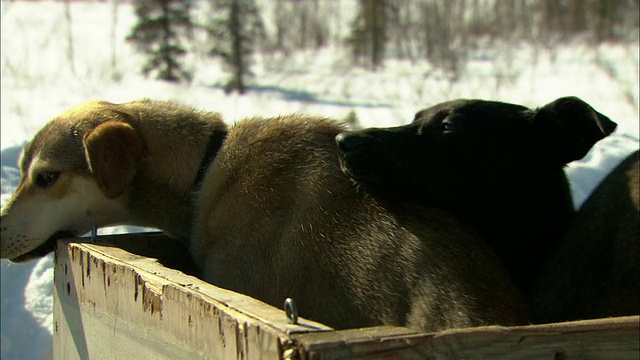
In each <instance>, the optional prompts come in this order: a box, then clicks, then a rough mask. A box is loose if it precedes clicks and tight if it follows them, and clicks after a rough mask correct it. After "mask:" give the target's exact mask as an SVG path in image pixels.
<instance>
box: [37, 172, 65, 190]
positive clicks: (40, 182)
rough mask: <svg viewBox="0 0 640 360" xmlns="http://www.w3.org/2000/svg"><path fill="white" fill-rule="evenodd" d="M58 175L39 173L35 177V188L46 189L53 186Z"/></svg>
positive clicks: (54, 173)
mask: <svg viewBox="0 0 640 360" xmlns="http://www.w3.org/2000/svg"><path fill="white" fill-rule="evenodd" d="M58 176H60V173H57V172H41V173H39V174H38V175H36V186H38V187H41V188H46V187H49V186H51V185H53V184H54V183H55V182H56V180H58Z"/></svg>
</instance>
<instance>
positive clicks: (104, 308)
mask: <svg viewBox="0 0 640 360" xmlns="http://www.w3.org/2000/svg"><path fill="white" fill-rule="evenodd" d="M176 246H177V245H176V244H174V243H173V242H171V241H170V240H169V239H168V238H166V237H164V236H163V235H160V234H135V235H117V236H103V237H100V238H98V241H97V242H96V243H93V244H81V243H74V242H65V241H60V242H59V243H58V247H57V250H56V258H55V263H56V265H55V276H54V277H55V289H54V324H55V325H54V346H53V355H54V356H53V357H54V359H65V360H67V359H71V360H73V359H92V360H94V359H118V360H120V359H136V360H146V359H154V360H155V359H301V360H304V359H314V360H321V359H346V358H358V359H378V358H381V357H382V358H385V359H453V358H455V359H462V358H465V359H475V358H477V359H484V358H498V357H499V358H509V359H549V360H555V359H598V358H615V359H633V360H637V359H638V358H640V316H630V317H621V318H613V319H598V320H590V321H579V322H571V323H561V324H547V325H536V326H521V327H496V326H493V327H482V328H472V329H462V330H447V331H443V332H440V333H437V334H425V333H416V332H414V331H411V330H409V329H406V328H400V327H372V328H361V329H351V330H342V331H333V330H332V329H331V328H329V327H327V326H325V325H322V324H319V323H315V322H312V321H309V320H306V319H302V318H301V319H299V324H297V325H294V324H289V323H288V319H287V317H286V315H285V313H284V311H283V310H281V309H276V308H274V307H272V306H269V305H267V304H264V303H262V302H260V301H258V300H255V299H252V298H250V297H248V296H244V295H241V294H237V293H234V292H232V291H229V290H225V289H221V288H218V287H215V286H212V285H210V284H207V283H205V282H203V281H201V280H199V279H197V278H196V277H194V276H191V275H187V274H185V273H184V272H181V271H178V270H174V269H172V268H167V267H165V266H162V265H161V264H160V263H159V261H158V260H160V261H162V262H165V263H166V264H171V265H173V266H175V267H178V268H181V269H189V270H185V271H187V272H189V273H193V271H194V270H193V267H191V268H190V267H189V265H192V264H191V263H190V259H189V258H188V256H187V253H186V252H185V251H184V249H180V248H177V247H176ZM136 254H138V255H136ZM142 255H145V256H142Z"/></svg>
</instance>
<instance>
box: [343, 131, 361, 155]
mask: <svg viewBox="0 0 640 360" xmlns="http://www.w3.org/2000/svg"><path fill="white" fill-rule="evenodd" d="M336 143H337V144H338V149H340V151H342V152H343V153H351V152H354V151H357V150H358V149H360V148H361V147H362V145H363V144H364V138H363V137H362V136H359V135H357V134H351V133H340V134H338V135H337V136H336Z"/></svg>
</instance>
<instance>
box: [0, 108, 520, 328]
mask: <svg viewBox="0 0 640 360" xmlns="http://www.w3.org/2000/svg"><path fill="white" fill-rule="evenodd" d="M343 130H344V129H343V127H342V126H341V125H339V124H338V123H336V122H334V121H330V120H327V119H323V118H317V117H309V116H302V115H292V116H286V117H279V118H273V119H260V118H255V119H248V120H244V121H240V122H238V123H237V124H236V125H234V126H233V127H232V128H231V129H230V130H228V132H227V129H226V127H225V125H224V124H223V122H222V121H221V120H220V117H219V116H218V115H217V114H214V113H206V112H199V111H195V110H193V109H191V108H187V107H182V106H178V105H174V104H169V103H164V102H153V101H148V100H144V101H136V102H132V103H126V104H118V105H116V104H110V103H106V102H92V103H88V104H84V105H81V106H79V107H77V108H74V109H72V110H70V111H68V112H66V113H64V114H62V115H61V116H59V117H58V118H56V119H54V120H53V121H52V122H51V123H49V124H48V125H47V126H46V127H45V128H43V129H42V130H41V131H40V132H39V133H38V135H36V137H35V138H34V139H33V141H32V142H31V143H30V144H29V145H27V147H26V148H25V150H24V153H23V155H22V157H21V160H20V169H21V172H22V176H21V180H20V184H19V187H18V189H17V191H16V193H15V195H14V197H13V198H12V199H11V200H10V201H9V203H8V204H7V205H6V206H5V207H4V208H3V210H2V220H1V223H2V238H1V240H2V242H1V252H2V254H1V255H2V258H9V259H12V260H16V261H21V260H26V259H29V258H32V257H35V256H41V255H43V254H45V253H46V252H48V251H51V250H52V249H53V245H54V244H53V243H52V241H53V240H54V239H56V238H57V237H58V236H60V234H67V235H79V234H81V233H83V232H86V231H88V230H89V229H90V227H91V225H98V226H104V225H110V224H122V223H124V224H132V225H142V226H151V227H156V228H160V229H162V230H164V231H165V232H167V233H168V234H169V235H171V236H173V237H175V238H176V239H178V240H180V241H183V242H184V243H185V244H186V245H187V246H189V247H190V248H191V250H192V255H193V256H194V258H195V259H196V262H197V265H198V266H199V267H200V269H201V272H202V274H203V278H204V280H207V281H209V282H211V283H212V284H215V285H218V286H222V287H226V288H229V289H232V290H235V291H239V292H242V293H245V294H248V295H251V296H253V297H256V298H258V299H260V300H263V301H265V302H267V303H269V304H272V305H274V306H277V307H280V306H282V303H283V302H284V299H285V298H287V297H291V298H293V299H295V300H296V302H297V304H298V308H299V310H300V315H301V316H304V317H307V318H310V319H313V320H316V321H320V322H323V323H325V324H327V325H330V326H333V327H335V328H349V327H363V326H370V325H381V324H388V325H401V326H410V327H413V328H417V329H421V330H426V331H436V330H441V329H444V328H451V327H466V326H476V325H485V324H503V325H510V324H518V323H523V322H525V321H526V312H527V310H526V309H525V308H524V307H523V306H522V299H521V297H520V295H519V294H518V293H517V292H516V291H515V290H514V288H513V287H512V286H511V284H510V283H509V280H508V279H507V276H506V275H505V273H504V271H503V270H502V268H501V267H500V265H498V261H497V259H496V258H495V256H494V254H493V253H492V252H491V251H490V250H488V248H487V247H486V246H485V245H484V242H482V241H481V240H480V239H478V238H477V236H475V235H474V234H473V233H471V232H469V231H468V230H467V229H466V228H464V227H463V226H462V225H460V224H459V223H458V222H456V221H455V220H454V219H453V218H451V217H450V216H448V215H447V214H445V213H443V212H439V211H437V210H432V209H427V208H404V207H392V206H391V205H389V204H386V203H384V202H381V201H379V200H377V199H375V198H374V197H372V196H370V195H368V194H367V193H366V192H363V191H359V190H358V189H357V188H356V187H355V185H354V184H353V183H352V182H351V181H349V179H348V178H347V177H345V176H344V175H343V174H342V172H341V170H340V165H339V161H338V157H337V153H336V151H337V149H336V145H335V140H334V139H335V136H336V135H337V134H338V133H339V132H341V131H343ZM225 136H226V139H225V140H224V143H222V139H223V138H224V137H225ZM203 169H207V170H206V174H205V171H204V170H203ZM192 224H193V226H192Z"/></svg>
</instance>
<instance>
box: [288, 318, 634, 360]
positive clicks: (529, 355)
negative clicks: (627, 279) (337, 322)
mask: <svg viewBox="0 0 640 360" xmlns="http://www.w3.org/2000/svg"><path fill="white" fill-rule="evenodd" d="M293 340H294V341H295V342H296V343H297V345H298V352H299V354H300V356H301V358H302V359H314V360H321V359H323V360H324V359H347V358H348V359H380V358H384V359H434V360H435V359H492V358H508V359H536V360H537V359H550V360H564V359H630V360H637V359H640V316H629V317H620V318H611V319H597V320H585V321H577V322H568V323H560V324H545V325H531V326H518V327H499V326H489V327H479V328H470V329H459V330H447V331H443V332H440V333H436V334H416V333H413V334H412V333H410V331H406V330H405V332H403V331H401V330H399V328H390V329H389V328H370V329H366V328H364V329H355V330H346V331H332V332H326V333H315V334H311V333H310V334H300V335H295V336H293Z"/></svg>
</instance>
